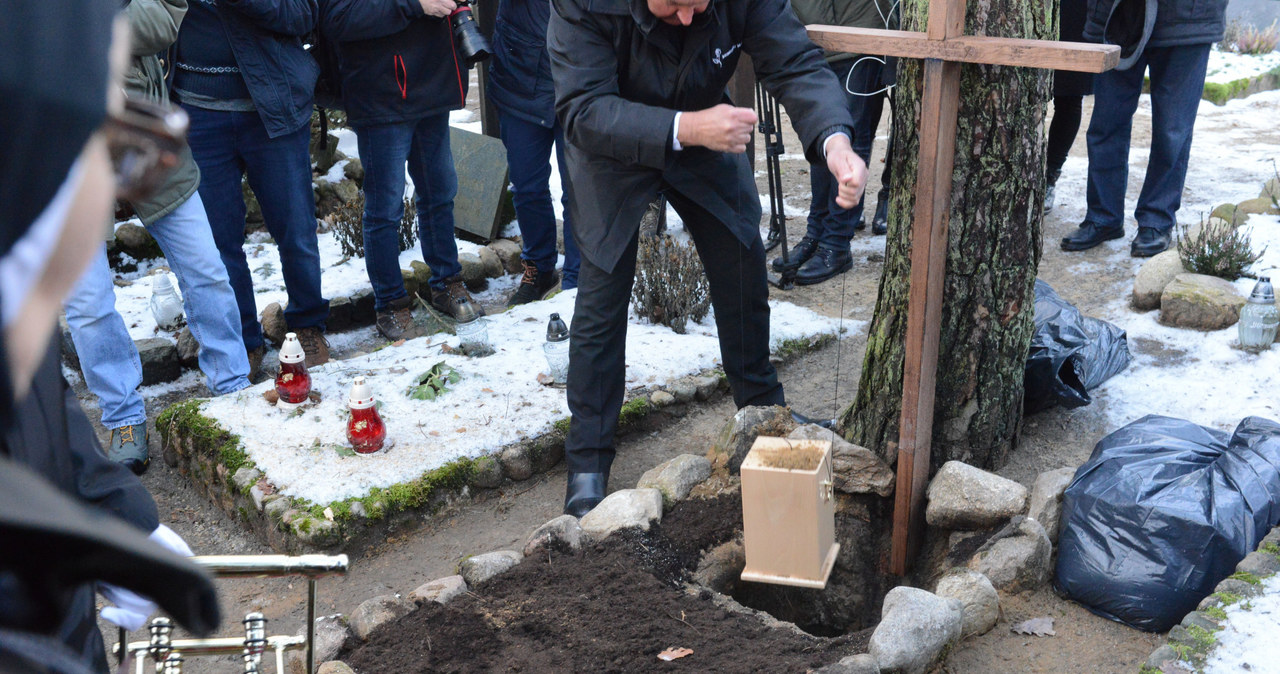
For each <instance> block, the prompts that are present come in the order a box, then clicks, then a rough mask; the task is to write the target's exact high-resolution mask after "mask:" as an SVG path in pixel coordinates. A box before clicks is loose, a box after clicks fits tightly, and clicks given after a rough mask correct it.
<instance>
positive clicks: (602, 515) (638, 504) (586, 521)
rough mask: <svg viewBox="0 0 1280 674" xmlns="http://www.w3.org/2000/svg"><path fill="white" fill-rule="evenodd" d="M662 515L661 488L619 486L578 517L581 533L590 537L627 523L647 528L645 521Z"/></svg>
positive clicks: (599, 536)
mask: <svg viewBox="0 0 1280 674" xmlns="http://www.w3.org/2000/svg"><path fill="white" fill-rule="evenodd" d="M661 519H662V492H660V491H658V490H657V489H619V490H618V491H615V492H613V493H612V494H609V495H608V496H606V497H605V498H604V500H603V501H601V502H600V505H598V506H596V507H595V508H594V509H592V510H591V512H589V513H587V514H586V515H584V516H583V517H582V520H581V521H580V522H579V524H581V525H582V533H584V534H586V535H587V536H588V537H590V538H591V539H593V540H597V541H600V540H604V539H605V538H607V537H608V536H609V534H611V533H613V532H615V531H617V530H619V529H625V528H627V527H639V528H640V529H642V530H644V531H648V530H649V522H650V521H652V520H661Z"/></svg>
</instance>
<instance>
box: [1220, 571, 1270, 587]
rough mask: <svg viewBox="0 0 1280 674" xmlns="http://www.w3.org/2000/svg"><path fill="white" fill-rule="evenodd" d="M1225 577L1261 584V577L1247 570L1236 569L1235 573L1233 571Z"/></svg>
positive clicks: (1251, 583)
mask: <svg viewBox="0 0 1280 674" xmlns="http://www.w3.org/2000/svg"><path fill="white" fill-rule="evenodd" d="M1227 577H1228V578H1234V579H1236V580H1239V581H1243V582H1246V583H1248V584H1250V585H1262V579H1261V578H1258V577H1257V576H1255V575H1253V574H1252V573H1249V572H1248V571H1237V572H1235V573H1233V574H1231V575H1230V576H1227Z"/></svg>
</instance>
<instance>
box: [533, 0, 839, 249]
mask: <svg viewBox="0 0 1280 674" xmlns="http://www.w3.org/2000/svg"><path fill="white" fill-rule="evenodd" d="M547 48H548V50H549V52H550V54H551V73H552V76H553V78H554V81H555V89H556V114H557V116H558V117H559V118H560V123H561V124H562V125H563V126H564V130H565V138H566V139H567V140H568V147H567V148H566V152H565V154H566V158H567V160H568V162H567V163H568V169H569V177H570V180H569V183H570V184H571V185H573V195H572V199H571V207H572V208H573V209H574V210H573V222H574V228H573V229H574V234H575V236H576V237H577V240H578V246H579V248H580V249H581V250H582V254H583V256H585V257H586V258H587V259H589V260H590V261H591V262H592V264H595V265H596V266H598V267H600V268H601V269H604V270H606V271H612V270H613V267H614V265H615V264H616V263H617V261H618V258H619V257H621V255H622V253H623V251H625V250H626V248H627V245H628V244H629V243H630V241H631V237H632V236H633V235H634V234H635V232H636V231H637V229H638V228H639V226H640V216H641V215H642V214H643V212H644V210H645V208H646V207H647V206H648V204H649V203H650V202H651V201H652V200H653V199H654V197H655V196H656V195H657V192H658V189H659V187H660V186H661V185H662V184H663V183H664V182H665V183H667V184H669V185H670V186H671V187H672V188H673V189H676V190H678V191H680V192H681V193H682V194H684V195H685V196H687V197H689V198H690V199H693V200H694V201H696V202H697V203H699V204H700V205H701V206H702V207H703V208H705V209H707V210H708V211H709V212H710V213H711V214H712V215H714V216H715V217H716V218H717V219H718V220H720V221H721V222H723V223H725V225H726V226H727V227H729V229H730V230H731V231H732V232H733V233H734V235H735V236H737V237H738V239H739V240H740V241H742V242H743V243H744V244H745V243H748V242H750V241H751V239H752V238H753V237H758V236H759V235H760V233H759V227H760V197H759V194H758V193H757V192H756V184H755V177H754V175H753V173H752V171H751V167H750V165H749V164H748V162H747V157H746V155H745V154H726V153H721V152H714V151H712V150H708V149H706V148H701V147H695V148H687V149H684V150H682V151H679V152H677V151H675V150H672V149H671V140H672V137H671V132H672V122H673V121H674V119H675V114H676V111H678V110H686V111H695V110H702V109H705V108H709V107H712V106H714V105H717V104H719V103H729V102H731V101H730V99H729V96H728V94H727V93H726V91H725V86H726V85H727V84H728V82H729V77H730V76H731V75H732V74H733V71H734V68H735V67H736V66H737V64H738V57H739V56H740V55H741V54H742V52H744V51H745V52H746V53H748V54H750V55H751V59H752V63H753V64H754V65H755V69H756V73H757V75H758V77H759V79H760V82H762V83H763V84H764V86H765V87H766V88H767V89H768V90H769V92H770V93H772V94H773V95H774V96H776V97H777V98H778V99H779V100H780V101H781V102H782V104H783V105H784V106H785V107H786V110H787V113H788V114H789V115H790V117H791V123H792V125H793V126H794V127H795V130H796V133H797V135H799V137H800V142H801V143H802V144H803V146H804V148H805V156H806V157H807V158H808V159H809V161H810V162H813V163H816V164H818V165H820V166H822V165H825V160H824V159H823V157H822V141H823V140H824V139H825V138H826V137H827V135H829V131H830V130H831V129H832V127H839V126H843V127H852V126H853V120H852V118H851V117H850V116H849V111H848V108H847V107H846V106H845V103H844V97H843V94H842V93H841V91H840V85H839V83H838V82H837V81H836V78H835V75H834V74H832V72H831V69H830V68H828V67H827V66H826V63H825V62H824V61H823V58H822V51H821V50H820V49H818V47H816V46H814V44H813V43H812V42H810V41H809V38H808V37H807V36H806V34H805V32H804V27H803V26H801V25H800V22H799V20H798V19H796V16H795V14H794V13H793V12H792V11H791V7H790V5H789V4H788V3H787V0H711V4H710V5H708V7H707V9H706V11H705V12H703V13H702V14H697V15H695V18H694V21H693V25H692V26H689V27H687V28H675V27H673V26H669V25H667V24H665V23H662V22H660V21H658V19H657V18H656V17H654V16H653V14H652V13H651V12H649V9H648V5H647V3H646V2H645V0H553V2H552V16H551V23H550V28H549V29H548V33H547ZM741 103H743V104H745V105H750V102H749V101H742V102H741Z"/></svg>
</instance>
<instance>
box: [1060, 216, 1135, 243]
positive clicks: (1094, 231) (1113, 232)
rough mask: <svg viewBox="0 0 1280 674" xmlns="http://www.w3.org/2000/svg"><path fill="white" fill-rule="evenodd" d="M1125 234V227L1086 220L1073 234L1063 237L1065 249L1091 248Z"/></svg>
mask: <svg viewBox="0 0 1280 674" xmlns="http://www.w3.org/2000/svg"><path fill="white" fill-rule="evenodd" d="M1122 236H1124V227H1102V226H1101V225H1097V224H1094V223H1092V222H1089V221H1088V220H1085V221H1084V222H1082V223H1080V228H1079V229H1077V230H1076V231H1075V232H1074V233H1073V234H1072V235H1071V236H1068V237H1065V238H1063V239H1062V249H1063V250H1089V249H1090V248H1093V247H1095V246H1098V245H1101V244H1102V243H1103V242H1104V241H1110V240H1112V239H1118V238H1120V237H1122Z"/></svg>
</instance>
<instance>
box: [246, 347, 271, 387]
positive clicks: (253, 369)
mask: <svg viewBox="0 0 1280 674" xmlns="http://www.w3.org/2000/svg"><path fill="white" fill-rule="evenodd" d="M247 355H248V356H249V383H250V384H256V383H258V382H260V381H262V380H263V378H264V377H263V372H262V357H263V356H265V355H267V347H265V346H260V347H258V348H256V349H254V350H253V351H249V352H248V354H247Z"/></svg>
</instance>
